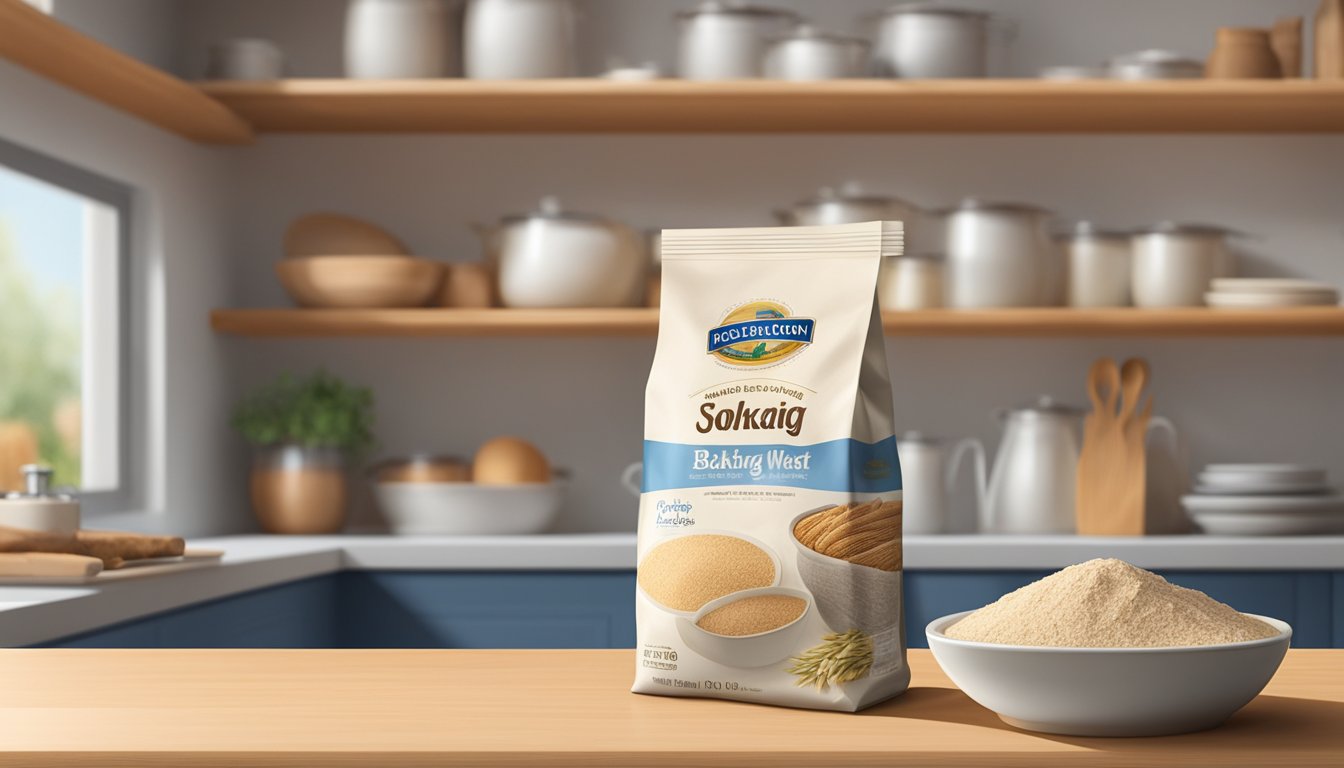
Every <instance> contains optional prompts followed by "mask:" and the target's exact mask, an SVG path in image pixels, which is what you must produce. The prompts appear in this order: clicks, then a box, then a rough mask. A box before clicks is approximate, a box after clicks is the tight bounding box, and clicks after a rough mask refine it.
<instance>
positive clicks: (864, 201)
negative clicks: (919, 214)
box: [795, 182, 914, 208]
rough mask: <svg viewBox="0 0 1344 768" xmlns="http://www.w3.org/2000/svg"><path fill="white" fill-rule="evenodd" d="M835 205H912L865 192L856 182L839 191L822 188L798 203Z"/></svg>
mask: <svg viewBox="0 0 1344 768" xmlns="http://www.w3.org/2000/svg"><path fill="white" fill-rule="evenodd" d="M835 203H854V204H856V205H891V204H893V203H899V204H901V205H910V206H911V207H912V208H913V207H914V206H913V205H911V204H910V203H909V202H906V201H905V200H902V199H901V198H899V197H895V196H893V195H878V194H873V193H871V192H865V191H863V187H862V185H859V184H856V183H854V182H846V183H844V184H842V185H840V187H839V188H838V189H837V188H836V187H822V188H821V189H819V190H817V193H816V194H815V195H813V196H812V197H809V198H807V199H806V200H803V201H800V202H798V203H796V204H795V205H796V207H799V208H802V207H811V206H818V205H831V204H835Z"/></svg>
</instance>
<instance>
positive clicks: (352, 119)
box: [201, 79, 1344, 133]
mask: <svg viewBox="0 0 1344 768" xmlns="http://www.w3.org/2000/svg"><path fill="white" fill-rule="evenodd" d="M201 87H202V88H203V89H204V91H205V92H206V93H208V94H210V95H211V96H213V97H215V98H216V99H219V100H220V101H221V102H223V103H224V104H227V105H228V106H229V107H231V108H233V109H234V110H235V111H237V112H238V113H239V114H241V115H242V116H243V117H245V118H246V119H247V120H249V121H250V122H251V123H252V124H253V125H254V126H255V127H256V129H257V130H260V131H289V132H293V131H299V132H445V133H454V132H456V133H470V132H498V133H556V132H570V133H613V132H627V133H704V132H715V133H733V132H737V133H791V132H855V133H862V132H935V131H936V132H940V133H1025V132H1034V133H1283V132H1292V133H1320V132H1338V131H1344V82H1341V81H1335V82H1330V81H1313V80H1278V81H1265V80H1260V81H1253V80H1242V81H1230V80H1222V81H1204V80H1193V81H1189V80H1188V81H1165V82H1139V83H1126V82H1113V81H1092V82H1052V81H1042V80H928V81H898V80H834V81H830V82H823V83H787V82H779V81H768V80H754V81H738V82H727V83H696V82H687V81H683V80H662V81H656V82H648V83H622V82H611V81H604V80H595V79H586V80H578V79H576V80H533V81H504V82H498V81H472V80H456V79H451V80H390V81H368V80H285V81H278V82H273V83H251V82H246V83H245V82H211V83H204V84H202V86H201Z"/></svg>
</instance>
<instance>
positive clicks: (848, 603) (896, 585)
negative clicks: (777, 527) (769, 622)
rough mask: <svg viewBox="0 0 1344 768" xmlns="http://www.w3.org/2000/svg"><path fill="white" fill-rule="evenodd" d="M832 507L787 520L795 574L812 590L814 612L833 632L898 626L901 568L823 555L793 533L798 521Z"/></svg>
mask: <svg viewBox="0 0 1344 768" xmlns="http://www.w3.org/2000/svg"><path fill="white" fill-rule="evenodd" d="M831 506H832V505H830V504H827V505H826V506H824V507H818V508H816V509H813V510H809V511H807V512H803V513H802V514H799V515H796V516H795V517H794V518H793V519H792V520H790V521H789V541H792V542H793V546H794V548H795V549H797V550H798V576H799V577H800V578H802V580H803V584H804V586H806V587H807V588H808V589H809V590H811V591H812V595H813V596H814V597H815V599H816V604H817V613H819V614H820V615H821V620H822V621H824V622H826V626H828V627H830V628H831V629H832V630H834V631H836V632H848V631H849V630H851V629H859V630H862V631H864V632H866V633H868V634H870V635H874V634H877V633H879V632H883V631H886V630H889V629H891V628H892V627H895V626H897V625H899V624H900V622H901V572H900V571H884V570H881V569H880V568H871V567H869V566H866V565H858V564H855V563H851V562H849V561H848V560H841V559H840V558H838V557H830V556H829V555H823V554H821V553H820V552H817V551H815V550H813V549H811V548H809V547H808V546H807V545H806V544H803V543H802V542H801V541H799V540H798V537H796V536H794V535H793V529H794V528H795V527H797V525H798V521H800V520H802V519H803V518H804V517H807V516H808V515H812V514H816V513H817V512H820V511H821V510H823V509H829V508H830V507H831Z"/></svg>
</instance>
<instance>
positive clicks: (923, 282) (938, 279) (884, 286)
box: [877, 256, 944, 312]
mask: <svg viewBox="0 0 1344 768" xmlns="http://www.w3.org/2000/svg"><path fill="white" fill-rule="evenodd" d="M943 292H944V288H943V263H942V262H941V261H939V260H937V259H932V258H927V257H920V256H900V257H897V258H890V259H883V260H882V267H881V269H880V271H879V272H878V275H877V304H878V306H880V307H881V308H882V309H884V310H893V311H901V312H904V311H910V310H916V309H937V308H939V307H941V306H943Z"/></svg>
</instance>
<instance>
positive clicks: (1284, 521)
mask: <svg viewBox="0 0 1344 768" xmlns="http://www.w3.org/2000/svg"><path fill="white" fill-rule="evenodd" d="M1181 505H1182V506H1183V507H1185V511H1186V512H1187V513H1188V514H1189V515H1190V519H1192V520H1194V521H1195V524H1196V525H1198V526H1199V528H1200V530H1202V531H1203V532H1204V533H1210V534H1214V535H1216V536H1305V535H1309V534H1314V533H1344V496H1340V495H1338V494H1331V495H1328V496H1213V495H1207V494H1192V495H1189V496H1182V497H1181Z"/></svg>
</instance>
